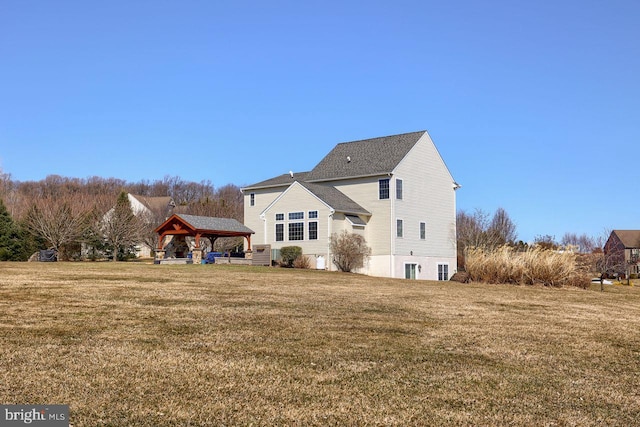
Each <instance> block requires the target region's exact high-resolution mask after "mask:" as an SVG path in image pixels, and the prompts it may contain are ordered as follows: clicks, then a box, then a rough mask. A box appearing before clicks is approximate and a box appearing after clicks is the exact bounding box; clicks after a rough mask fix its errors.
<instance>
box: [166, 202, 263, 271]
mask: <svg viewBox="0 0 640 427" xmlns="http://www.w3.org/2000/svg"><path fill="white" fill-rule="evenodd" d="M155 231H156V233H158V235H159V238H158V248H157V249H156V261H159V260H161V259H163V258H164V255H165V249H164V245H165V243H164V241H165V237H167V236H185V237H186V236H191V237H194V240H195V247H194V248H193V249H192V254H193V255H192V259H193V263H194V264H200V261H201V260H202V247H201V245H200V239H201V238H203V237H206V238H209V239H210V240H211V242H212V243H213V242H214V241H215V239H217V238H218V237H244V238H245V239H247V246H246V247H247V248H251V235H252V234H254V233H255V232H254V231H253V230H251V229H250V228H248V227H245V226H244V225H243V224H241V223H240V222H239V221H237V220H235V219H232V218H214V217H208V216H195V215H184V214H173V215H171V216H170V217H169V219H167V220H166V221H165V222H163V223H162V224H161V225H159V226H158V227H157V228H156V229H155Z"/></svg>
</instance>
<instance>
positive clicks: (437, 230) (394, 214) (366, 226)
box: [242, 131, 460, 280]
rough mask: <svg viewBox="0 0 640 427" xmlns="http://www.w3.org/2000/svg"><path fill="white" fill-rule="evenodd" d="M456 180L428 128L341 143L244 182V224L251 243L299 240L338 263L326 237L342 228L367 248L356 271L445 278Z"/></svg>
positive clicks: (313, 253)
mask: <svg viewBox="0 0 640 427" xmlns="http://www.w3.org/2000/svg"><path fill="white" fill-rule="evenodd" d="M459 187H460V186H459V185H458V184H457V183H456V182H455V181H454V179H453V177H452V176H451V173H450V172H449V170H448V168H447V166H446V165H445V163H444V161H443V160H442V157H441V156H440V154H439V153H438V150H437V149H436V147H435V145H434V144H433V141H432V140H431V138H430V137H429V134H428V133H427V132H426V131H420V132H413V133H407V134H401V135H393V136H387V137H381V138H373V139H367V140H362V141H354V142H346V143H341V144H338V145H336V146H335V148H334V149H333V150H332V151H331V152H330V153H329V154H327V156H325V157H324V159H322V160H321V161H320V163H318V164H317V165H316V166H315V167H314V168H313V169H312V170H311V171H309V172H303V173H295V174H294V173H292V172H290V173H288V174H284V175H280V176H277V177H275V178H271V179H268V180H266V181H262V182H259V183H256V184H253V185H249V186H247V187H245V188H243V189H242V190H243V193H244V223H245V225H246V226H247V227H249V228H251V229H252V230H255V231H256V234H255V236H254V238H253V243H254V244H270V245H271V247H272V248H273V249H279V248H282V247H283V246H300V247H302V249H303V253H304V254H305V255H307V256H309V257H314V258H316V259H317V260H318V262H317V264H316V265H318V266H322V265H326V266H327V267H328V268H330V269H335V267H334V266H333V264H332V262H331V259H332V257H331V253H330V247H329V239H330V236H331V235H332V233H340V232H342V231H343V230H347V231H348V232H351V233H358V234H361V235H363V236H364V237H365V239H366V241H367V243H368V245H369V246H370V247H371V250H372V252H371V256H370V257H369V260H368V262H367V264H366V265H365V267H364V268H363V269H361V270H360V271H359V272H360V273H364V274H369V275H372V276H380V277H397V278H411V279H430V280H448V279H449V277H450V276H451V275H453V273H454V272H455V271H456V269H457V264H456V262H457V261H456V195H455V190H456V189H458V188H459Z"/></svg>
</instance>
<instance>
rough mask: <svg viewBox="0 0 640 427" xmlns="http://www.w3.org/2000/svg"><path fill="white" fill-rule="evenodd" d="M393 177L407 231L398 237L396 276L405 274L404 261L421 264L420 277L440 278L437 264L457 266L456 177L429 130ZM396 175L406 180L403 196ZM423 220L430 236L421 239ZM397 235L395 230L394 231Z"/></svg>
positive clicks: (396, 208) (398, 214) (399, 215)
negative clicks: (441, 155)
mask: <svg viewBox="0 0 640 427" xmlns="http://www.w3.org/2000/svg"><path fill="white" fill-rule="evenodd" d="M393 178H394V179H392V180H391V186H392V191H391V194H392V197H394V200H393V205H394V213H393V216H394V221H393V223H394V225H395V219H397V218H400V219H402V220H403V221H404V235H403V237H402V238H395V237H394V238H395V244H394V254H393V255H394V256H395V257H396V259H395V260H394V266H395V267H394V269H395V272H396V275H395V277H404V263H406V262H411V263H413V262H415V263H417V264H419V265H421V269H422V272H421V273H420V274H419V278H423V279H430V280H435V279H437V264H438V263H448V264H449V272H450V274H453V272H454V271H455V270H456V268H457V266H456V228H455V227H456V224H455V218H456V202H455V196H456V195H455V189H454V182H453V179H452V177H451V175H450V173H449V171H448V169H447V167H446V165H445V164H444V162H443V161H442V159H441V157H440V155H439V153H438V151H437V149H436V148H435V146H434V145H433V142H432V141H431V139H430V138H429V136H428V135H427V134H425V135H424V136H423V137H422V138H421V139H420V140H419V141H418V142H417V143H416V145H415V146H414V147H413V149H412V150H411V151H410V152H409V153H408V154H407V156H406V157H405V158H404V159H403V160H402V162H400V164H399V165H398V167H397V168H396V170H395V171H394V174H393ZM395 178H400V179H402V181H403V198H402V200H396V199H395V195H396V193H395V184H396V180H395ZM420 222H425V223H426V231H427V233H426V239H425V240H421V239H420ZM394 236H395V234H394Z"/></svg>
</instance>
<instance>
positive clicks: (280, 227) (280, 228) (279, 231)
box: [276, 224, 284, 242]
mask: <svg viewBox="0 0 640 427" xmlns="http://www.w3.org/2000/svg"><path fill="white" fill-rule="evenodd" d="M276 242H284V224H276Z"/></svg>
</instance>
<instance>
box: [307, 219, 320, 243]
mask: <svg viewBox="0 0 640 427" xmlns="http://www.w3.org/2000/svg"><path fill="white" fill-rule="evenodd" d="M309 240H318V221H310V222H309Z"/></svg>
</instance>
